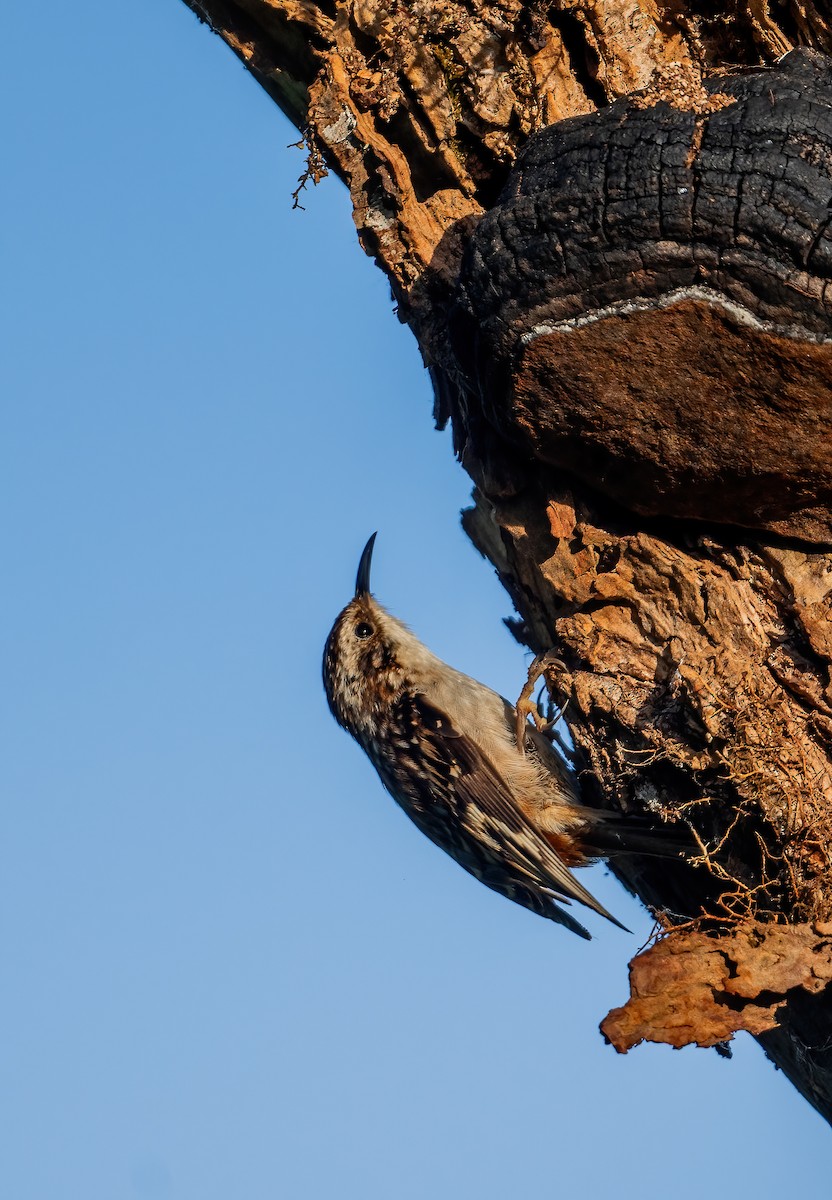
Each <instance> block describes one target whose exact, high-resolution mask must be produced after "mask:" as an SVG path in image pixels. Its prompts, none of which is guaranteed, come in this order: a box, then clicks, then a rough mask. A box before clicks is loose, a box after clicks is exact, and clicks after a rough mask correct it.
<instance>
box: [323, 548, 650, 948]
mask: <svg viewBox="0 0 832 1200" xmlns="http://www.w3.org/2000/svg"><path fill="white" fill-rule="evenodd" d="M375 537H376V535H375V534H373V536H372V537H371V538H370V540H369V541H368V542H367V545H366V546H365V548H364V553H363V554H362V555H361V561H360V563H359V567H358V577H357V579H356V585H355V596H354V597H353V599H352V600H351V601H350V602H349V604H348V605H347V606H346V608H345V609H344V610H343V612H341V614H340V615H339V617H338V618H337V620H336V621H335V624H334V625H333V627H332V631H331V632H330V635H329V637H328V638H327V643H326V648H325V650H324V661H323V676H324V688H325V689H326V695H327V699H328V701H329V707H330V709H331V710H332V714H333V716H334V717H335V719H336V721H337V722H338V723H339V725H342V726H343V727H344V728H345V729H346V730H348V731H349V732H350V733H351V734H352V735H353V737H354V738H355V739H356V741H357V742H358V743H359V744H360V745H361V746H362V747H363V749H364V750H365V751H366V753H367V754H368V755H369V757H370V760H371V761H372V763H373V766H374V767H375V768H376V770H377V771H378V773H379V776H380V777H381V781H382V783H383V784H384V786H385V787H386V788H387V790H388V792H390V794H391V796H392V797H393V799H394V800H395V801H396V802H397V804H399V805H400V806H401V807H402V808H403V809H404V811H405V812H406V813H407V815H408V816H409V817H410V819H411V820H412V821H413V823H414V824H415V825H417V826H418V828H419V829H421V831H422V833H424V834H426V835H427V837H429V838H430V840H431V841H432V842H435V843H436V845H437V846H439V847H441V849H443V850H444V851H445V852H446V853H447V854H450V856H451V858H453V859H456V861H457V862H458V863H459V864H460V866H462V867H464V868H465V870H466V871H469V872H470V873H471V874H472V875H474V876H475V877H476V878H477V879H479V880H480V881H481V882H482V883H484V884H485V885H486V886H487V887H490V888H492V889H493V890H494V891H495V892H499V893H500V894H501V895H503V896H507V897H508V898H509V899H510V900H514V901H515V902H516V903H517V904H522V905H523V906H524V907H525V908H529V909H531V910H532V912H536V913H538V914H539V915H540V916H542V917H548V918H549V920H551V921H557V922H558V923H559V924H561V925H565V926H566V927H567V929H571V930H572V931H573V932H574V933H577V934H580V936H581V937H585V938H588V937H589V936H590V935H589V933H588V932H587V931H586V929H584V927H583V925H581V924H580V923H579V922H578V921H576V920H575V918H574V917H573V916H571V915H570V914H569V913H567V912H565V911H564V910H563V909H562V908H560V907H559V906H558V904H557V903H556V901H560V903H562V904H569V903H570V901H571V900H578V901H580V902H581V903H582V904H585V905H587V907H588V908H591V909H593V910H594V911H595V912H597V913H600V914H601V916H603V917H606V918H607V919H608V920H610V921H612V922H613V924H615V925H618V926H619V927H620V928H621V929H624V928H625V926H623V925H621V923H620V922H619V921H616V919H615V917H613V916H612V915H611V914H610V913H608V912H607V910H606V909H605V908H604V907H603V906H602V905H601V904H599V903H598V901H597V900H596V899H595V898H594V897H593V896H592V895H590V893H589V892H588V891H587V890H586V888H585V887H583V886H582V885H581V884H580V883H579V882H578V880H577V879H576V878H575V877H574V875H573V874H572V872H571V871H570V870H569V866H570V865H571V866H583V865H586V864H587V863H588V862H591V861H592V860H593V859H594V858H597V857H601V856H605V855H607V854H609V853H611V852H613V851H615V850H618V851H626V850H628V849H629V850H631V851H638V852H644V850H645V842H646V843H648V846H649V842H650V831H647V832H645V831H644V830H643V829H642V830H641V832H637V833H635V834H633V835H632V836H631V837H629V838H628V832H627V821H626V819H625V818H616V816H615V814H612V813H604V812H600V811H596V810H595V809H589V808H585V807H583V806H582V805H581V803H580V798H579V795H578V791H577V786H576V783H575V781H574V778H573V776H572V774H571V772H570V771H569V769H568V768H567V766H566V764H565V763H564V762H563V761H562V759H561V758H560V756H559V755H558V754H557V752H556V751H555V749H554V748H553V746H552V745H551V743H550V741H549V740H548V739H547V738H546V737H545V735H544V734H543V733H541V732H539V731H538V730H537V729H535V728H533V727H532V726H531V725H529V724H528V723H526V725H525V729H524V734H525V742H526V744H525V751H526V752H525V753H521V752H520V751H519V750H518V747H517V741H516V735H515V728H516V712H515V709H514V707H513V706H512V705H511V704H509V703H508V701H507V700H504V699H503V698H502V697H501V696H499V695H498V694H497V693H496V692H493V691H492V690H491V688H488V687H485V685H484V684H481V683H478V682H477V681H476V679H471V678H470V677H469V676H468V675H463V674H462V673H461V672H460V671H455V670H454V669H453V667H449V666H448V665H447V664H446V663H444V662H442V661H441V659H439V658H437V657H436V656H435V655H434V654H431V652H430V650H428V649H427V647H426V646H423V645H422V643H421V642H420V641H419V640H418V638H416V637H415V636H414V634H412V633H411V632H410V630H409V629H408V628H407V627H406V626H405V625H403V624H402V623H401V621H398V620H397V619H396V618H395V617H393V616H391V614H390V613H388V612H387V611H386V610H385V609H384V608H382V607H381V605H380V604H379V603H378V602H377V601H376V600H375V599H374V597H373V596H371V595H370V561H371V558H372V552H373V543H374V541H375ZM628 842H629V843H630V844H628ZM648 852H649V849H648ZM653 852H654V853H655V852H656V851H655V850H654V851H653ZM658 852H659V853H661V852H662V851H661V849H659V850H658ZM567 864H568V865H567Z"/></svg>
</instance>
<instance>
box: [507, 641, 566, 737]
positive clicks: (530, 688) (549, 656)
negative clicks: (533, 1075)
mask: <svg viewBox="0 0 832 1200" xmlns="http://www.w3.org/2000/svg"><path fill="white" fill-rule="evenodd" d="M554 666H558V667H560V668H561V669H562V670H564V671H565V670H566V665H565V664H564V662H563V661H562V659H560V658H558V656H557V655H556V654H555V652H554V651H553V650H547V651H546V653H545V654H538V655H537V657H536V658H535V659H534V660H533V662H532V664H531V666H530V667H529V675H528V678H527V680H526V682H525V684H524V686H523V690H522V692H521V693H520V695H519V696H518V697H517V703H516V704H515V706H514V707H515V711H516V713H517V718H516V722H515V727H514V734H515V739H516V741H517V749H518V750H519V751H520V753H521V754H525V753H526V726H527V723H528V719H529V717H531V719H532V721H533V722H534V725H535V728H536V729H538V730H540V732H541V733H548V732H550V731H551V730H552V728H553V726H554V725H555V723H556V722H557V721H559V720H560V718H561V716H562V712H563V710H561V711H560V712H558V713H556V714H555V716H554V717H552V718H551V719H549V718H546V717H543V716H541V715H540V710H539V708H538V706H537V704H536V703H535V701H534V700H533V699H532V693H533V692H534V688H535V684H536V683H537V681H538V679H541V678H543V676H545V674H546V670H547V668H548V667H554Z"/></svg>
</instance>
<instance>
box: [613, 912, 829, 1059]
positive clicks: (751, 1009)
mask: <svg viewBox="0 0 832 1200" xmlns="http://www.w3.org/2000/svg"><path fill="white" fill-rule="evenodd" d="M830 982H832V925H830V924H825V925H824V924H821V923H818V924H817V925H788V926H786V925H755V926H752V927H750V928H746V927H741V928H739V929H737V930H736V931H734V932H732V933H730V934H729V935H728V936H726V937H721V938H714V937H712V936H709V935H707V934H704V933H677V934H671V935H670V936H669V937H666V938H664V939H663V940H662V941H660V942H657V943H656V945H655V946H653V947H652V948H651V949H650V950H648V951H646V952H645V953H644V954H640V955H639V956H638V957H637V958H635V959H634V960H633V962H632V964H631V966H630V999H629V1000H628V1001H627V1003H626V1004H625V1005H624V1006H623V1007H622V1008H614V1009H613V1010H612V1012H611V1013H609V1015H608V1016H606V1017H605V1018H604V1020H603V1021H602V1022H601V1032H602V1033H603V1034H604V1037H605V1038H606V1039H607V1040H608V1041H609V1042H610V1043H611V1044H612V1045H613V1046H614V1047H615V1049H616V1050H617V1051H618V1052H619V1054H626V1053H627V1051H628V1050H632V1048H633V1047H634V1046H637V1045H638V1044H639V1042H643V1041H647V1042H665V1043H666V1044H667V1045H669V1046H675V1047H676V1049H679V1048H680V1047H682V1046H689V1045H691V1044H692V1043H695V1044H696V1045H697V1046H720V1045H722V1044H723V1043H725V1042H726V1041H729V1040H730V1039H731V1038H732V1037H733V1035H734V1034H735V1033H737V1032H738V1031H739V1030H747V1031H748V1032H749V1033H753V1034H757V1035H760V1034H764V1033H768V1032H769V1031H770V1030H772V1029H775V1028H776V1027H777V1024H778V1020H779V1014H780V1011H781V1010H782V1009H783V1008H784V1007H785V1005H786V1003H787V1001H788V997H789V994H790V993H791V992H793V991H795V990H796V989H800V990H802V991H803V992H804V993H806V994H807V995H810V996H811V995H818V994H819V993H820V992H823V991H824V989H825V988H826V987H828V986H829V984H830ZM826 1053H827V1055H828V1056H829V1057H832V1050H828V1051H827V1052H826Z"/></svg>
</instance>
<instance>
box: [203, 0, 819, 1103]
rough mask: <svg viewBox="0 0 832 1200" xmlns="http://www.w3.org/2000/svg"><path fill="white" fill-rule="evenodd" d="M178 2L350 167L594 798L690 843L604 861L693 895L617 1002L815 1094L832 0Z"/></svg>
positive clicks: (630, 1032) (668, 907)
mask: <svg viewBox="0 0 832 1200" xmlns="http://www.w3.org/2000/svg"><path fill="white" fill-rule="evenodd" d="M186 3H188V4H189V6H190V7H191V8H192V9H193V10H194V11H195V12H196V13H197V14H198V15H199V16H201V17H202V18H203V19H205V20H207V21H209V22H210V24H211V25H212V27H213V28H214V29H215V30H216V31H217V32H218V33H219V34H220V35H221V36H222V37H223V39H224V40H225V41H226V42H227V44H228V45H229V46H231V48H232V49H233V50H234V51H235V53H236V54H237V55H238V56H239V57H240V58H241V59H242V60H243V62H245V64H246V65H247V67H248V68H249V69H250V70H251V72H252V73H253V74H254V76H255V77H256V78H257V79H258V80H259V82H260V83H261V84H262V85H263V86H264V87H265V88H266V90H267V91H268V92H269V94H270V95H271V96H273V97H274V99H275V100H276V101H277V103H278V104H279V105H280V106H281V108H282V109H283V110H284V112H286V113H287V114H288V115H289V117H290V118H291V120H293V121H294V122H295V124H296V125H297V126H298V127H299V128H300V129H302V130H303V131H304V133H305V136H306V138H307V142H308V145H309V147H310V160H309V178H310V179H313V180H314V179H316V178H317V177H319V176H320V174H321V172H322V171H323V170H324V169H325V166H326V167H329V169H332V170H334V171H335V172H336V173H337V174H338V175H339V176H340V177H341V178H342V179H343V180H344V182H345V183H346V184H347V186H348V187H349V189H350V192H351V195H352V199H353V205H354V213H355V220H356V225H357V227H358V231H359V235H360V237H361V240H362V243H363V244H364V246H365V248H366V249H367V250H368V252H369V253H371V254H373V255H374V256H375V258H376V260H377V262H378V263H379V265H380V266H381V267H382V268H383V270H384V271H385V272H386V273H387V275H388V277H389V278H390V281H391V284H392V286H393V288H394V291H395V293H396V296H397V298H398V301H399V311H400V314H401V316H402V318H403V319H405V320H407V321H408V322H409V323H410V325H411V327H412V328H413V330H414V332H415V334H416V336H417V338H418V339H419V344H420V346H421V348H422V352H423V355H424V357H425V360H426V362H427V363H428V365H429V367H430V368H431V371H432V375H433V379H434V383H435V388H436V397H437V415H438V416H439V418H440V419H445V418H446V417H448V416H450V417H451V419H452V421H453V425H454V435H455V439H456V445H457V449H458V452H459V453H460V456H461V458H462V460H463V462H464V464H465V466H466V468H467V469H468V471H469V472H470V474H471V476H472V478H473V479H474V481H475V484H476V490H475V505H474V507H473V508H472V509H471V510H470V511H469V512H468V513H467V514H466V517H465V524H466V528H467V529H468V531H469V533H470V535H471V537H472V538H473V539H474V541H475V543H476V544H477V545H478V546H479V547H480V548H481V550H482V551H483V553H485V554H486V555H487V556H488V557H489V558H490V559H491V561H492V562H493V563H494V565H495V567H496V568H497V570H498V571H499V573H500V575H501V577H502V579H503V580H504V582H505V584H506V586H507V587H508V589H509V591H510V593H511V596H512V598H513V600H514V602H515V604H516V607H517V610H518V612H519V613H520V619H519V620H518V621H517V622H515V623H514V628H515V632H516V633H517V636H518V638H519V639H520V640H521V641H523V642H524V643H526V644H527V645H529V646H530V647H532V648H533V649H534V650H535V651H538V652H541V651H545V650H548V649H550V648H552V647H555V648H556V649H557V652H558V655H559V658H560V660H561V662H560V665H554V666H550V667H549V669H548V681H549V684H550V687H551V690H552V693H553V695H554V696H555V697H556V698H557V699H558V701H559V702H561V703H565V704H566V720H567V722H568V724H569V726H570V729H571V732H572V735H573V738H574V740H575V744H576V747H577V749H578V753H579V756H580V758H581V768H582V769H581V779H582V784H583V788H584V791H585V794H586V797H587V801H588V802H590V803H595V804H598V805H602V806H611V807H618V808H621V809H623V810H625V811H631V812H639V813H645V812H647V813H651V814H654V815H655V816H659V817H660V816H673V817H679V818H681V819H683V820H686V821H687V822H688V823H689V824H690V826H691V829H692V830H693V834H694V836H695V838H696V839H697V840H698V845H699V853H698V854H697V855H696V862H695V863H693V864H680V865H679V866H678V867H674V868H673V869H672V870H670V869H669V868H668V867H667V866H666V865H665V866H662V865H661V864H658V865H657V862H656V861H655V860H654V861H648V860H640V861H633V862H632V863H631V864H630V865H628V866H627V867H626V868H619V874H620V875H621V876H622V878H623V879H624V881H625V882H626V883H627V884H628V886H630V887H631V888H632V889H633V890H634V891H636V892H637V893H638V894H639V895H640V896H641V897H642V898H643V899H644V900H645V902H647V903H648V904H650V905H651V906H652V907H653V908H654V909H655V910H656V911H657V913H659V914H660V915H661V924H662V925H663V927H664V929H665V930H668V929H672V928H673V927H674V925H677V926H679V925H680V923H682V922H687V921H688V920H689V919H691V918H694V919H696V918H702V914H706V919H704V920H702V919H699V920H698V921H697V922H696V924H695V926H694V927H693V928H691V927H690V926H689V925H688V924H686V925H685V926H684V928H681V927H680V928H679V929H677V931H676V932H671V933H670V935H669V936H668V937H666V938H665V939H664V940H663V941H660V942H659V944H658V945H657V946H656V947H655V948H654V949H652V950H651V951H649V952H648V953H647V954H646V955H645V956H643V957H642V959H641V960H636V961H635V962H634V964H633V967H632V985H633V1000H632V1001H631V1004H630V1005H628V1006H625V1012H627V1013H628V1015H627V1016H626V1017H622V1016H621V1013H620V1012H619V1013H617V1014H611V1016H610V1018H608V1022H607V1023H606V1025H605V1028H606V1029H607V1032H608V1033H609V1035H610V1036H611V1037H612V1038H613V1040H614V1041H615V1043H616V1045H618V1046H620V1047H621V1048H624V1047H625V1046H626V1045H628V1044H631V1043H632V1042H633V1041H634V1040H639V1039H641V1038H643V1037H656V1038H662V1037H663V1038H664V1039H665V1040H669V1041H671V1043H672V1044H682V1041H681V1040H680V1039H682V1040H684V1041H699V1042H702V1043H704V1044H711V1043H713V1042H714V1041H716V1040H722V1038H724V1037H726V1036H729V1035H730V1033H731V1032H732V1031H734V1030H736V1029H749V1030H751V1031H753V1032H754V1033H755V1035H756V1036H758V1037H759V1039H760V1041H761V1042H762V1044H763V1045H764V1046H765V1048H766V1050H767V1052H768V1053H769V1054H770V1056H771V1057H772V1058H773V1059H774V1060H775V1061H776V1062H777V1063H778V1064H779V1065H781V1066H782V1067H783V1068H784V1070H785V1071H786V1072H787V1073H788V1074H789V1076H790V1078H791V1079H792V1080H793V1081H794V1082H795V1084H796V1085H797V1086H798V1087H799V1088H800V1089H801V1091H802V1092H803V1093H804V1095H805V1096H806V1097H807V1098H808V1099H809V1100H810V1101H811V1103H813V1104H814V1105H815V1106H816V1107H817V1108H818V1110H819V1111H820V1112H822V1113H823V1114H824V1115H825V1116H826V1117H827V1118H828V1119H832V1049H830V1048H832V999H830V991H829V989H828V988H826V986H825V985H826V981H827V979H828V962H829V926H828V924H823V922H828V921H829V918H830V913H832V864H831V863H830V846H832V766H830V758H832V685H831V684H830V666H832V603H831V602H830V593H831V592H832V553H830V549H829V545H830V541H832V534H831V531H832V521H830V505H831V504H832V480H831V479H830V459H832V447H831V446H830V442H831V441H832V435H831V434H830V382H829V381H830V365H831V364H830V355H832V328H830V319H829V318H830V313H829V300H830V295H832V292H830V287H829V279H830V263H832V241H830V224H832V216H831V214H832V182H830V180H832V161H831V160H832V156H830V149H829V147H830V137H832V126H831V125H830V110H829V107H828V106H829V94H830V90H832V89H830V82H829V81H830V78H832V76H830V74H829V71H830V67H829V64H828V62H827V60H826V59H825V58H823V57H822V56H820V55H815V56H814V57H812V56H811V55H809V56H808V57H807V56H797V57H794V56H793V57H791V58H788V59H786V60H785V62H784V63H783V64H781V65H779V66H775V64H776V60H777V59H779V58H780V56H782V55H783V54H785V53H786V52H788V51H789V50H790V49H792V48H793V47H794V46H796V45H802V46H808V47H812V48H814V49H815V50H816V51H825V52H826V53H830V52H832V23H830V17H829V13H828V11H827V9H826V7H825V5H821V4H820V3H812V2H809V3H804V2H803V0H799V2H798V0H786V2H784V3H777V4H774V3H772V5H771V7H767V6H766V4H765V3H762V4H761V3H759V2H758V0H732V3H731V4H730V5H727V4H726V5H725V6H724V7H723V8H720V6H719V5H717V7H716V8H715V7H714V6H713V4H711V3H710V2H709V3H708V4H706V3H704V0H692V2H691V3H686V4H684V5H681V4H680V3H679V0H588V2H578V3H567V2H564V0H561V2H560V3H556V4H544V3H534V2H532V3H520V2H512V0H499V2H497V3H491V4H488V3H483V2H482V0H467V2H465V3H463V2H461V0H421V2H420V0H413V2H412V3H408V4H398V3H396V2H395V0H393V2H392V3H391V2H390V0H386V2H385V3H384V4H382V3H379V2H378V0H353V2H352V3H332V2H331V0H322V2H319V3H314V2H313V0H234V2H230V0H226V2H221V0H186ZM761 69H765V71H766V72H767V73H762V74H761V73H760V72H761ZM564 121H566V124H559V125H556V127H555V128H554V129H553V130H547V131H546V132H544V133H539V131H540V130H541V129H543V128H544V127H546V126H550V125H554V124H555V123H556V122H557V123H559V122H564ZM738 980H741V982H740V983H738V982H737V981H738ZM671 985H672V989H673V996H674V999H673V1005H674V1007H673V1012H672V1016H671V1017H670V1018H669V1017H668V1005H667V1002H666V997H665V993H666V991H667V990H668V989H669V988H670V987H671ZM703 997H704V998H705V999H708V998H710V999H709V1002H708V1003H704V1001H703ZM726 1009H727V1010H729V1011H730V1015H728V1016H726V1011H725V1010H726ZM625 1027H626V1028H625Z"/></svg>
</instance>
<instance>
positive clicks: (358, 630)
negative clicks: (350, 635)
mask: <svg viewBox="0 0 832 1200" xmlns="http://www.w3.org/2000/svg"><path fill="white" fill-rule="evenodd" d="M355 636H356V637H357V638H361V640H362V641H364V640H365V639H366V638H368V637H372V636H373V627H372V625H368V624H367V622H366V621H359V622H358V624H357V625H356V627H355Z"/></svg>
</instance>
